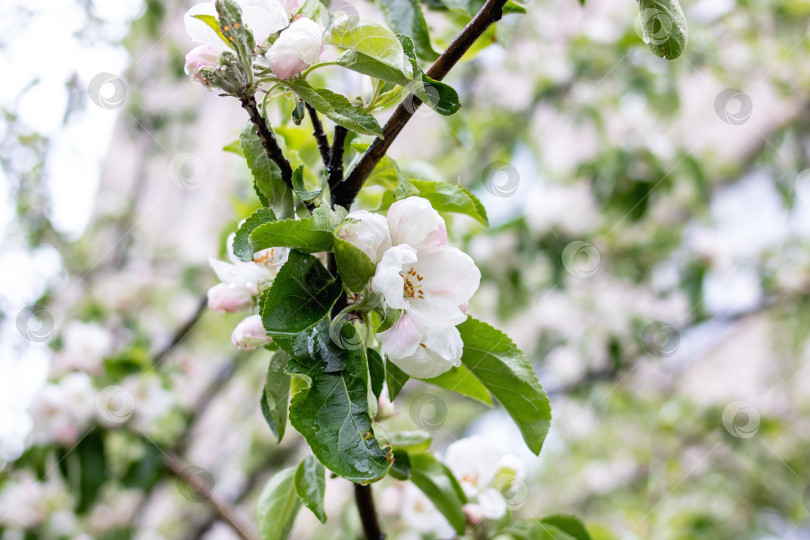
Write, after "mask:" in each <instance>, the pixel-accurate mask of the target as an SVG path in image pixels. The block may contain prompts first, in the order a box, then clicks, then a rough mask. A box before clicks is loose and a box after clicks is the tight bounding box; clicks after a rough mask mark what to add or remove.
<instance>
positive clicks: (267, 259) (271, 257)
mask: <svg viewBox="0 0 810 540" xmlns="http://www.w3.org/2000/svg"><path fill="white" fill-rule="evenodd" d="M275 258H276V248H270V249H265V250H264V251H263V252H262V253H261V254H256V255H254V256H253V262H255V263H256V264H259V265H261V266H264V267H265V268H269V267H272V266H273V265H274V264H275Z"/></svg>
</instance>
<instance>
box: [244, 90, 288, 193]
mask: <svg viewBox="0 0 810 540" xmlns="http://www.w3.org/2000/svg"><path fill="white" fill-rule="evenodd" d="M239 101H241V102H242V108H243V109H245V110H246V111H247V113H248V115H249V116H250V121H251V122H253V125H254V126H256V131H257V132H258V134H259V140H260V141H261V142H262V146H263V147H264V150H265V152H267V157H269V158H270V159H271V160H273V162H275V164H276V165H278V168H279V169H281V179H282V180H284V183H285V184H287V187H289V188H290V189H291V190H293V191H295V190H294V189H293V185H292V173H293V170H292V166H290V162H289V160H288V159H287V158H286V157H284V152H282V151H281V147H280V146H279V145H278V141H276V137H275V135H273V132H272V131H270V128H268V127H267V122H266V121H265V120H264V117H263V116H262V115H261V114H260V113H259V107H258V106H257V105H256V98H255V97H254V96H250V97H247V98H240V99H239Z"/></svg>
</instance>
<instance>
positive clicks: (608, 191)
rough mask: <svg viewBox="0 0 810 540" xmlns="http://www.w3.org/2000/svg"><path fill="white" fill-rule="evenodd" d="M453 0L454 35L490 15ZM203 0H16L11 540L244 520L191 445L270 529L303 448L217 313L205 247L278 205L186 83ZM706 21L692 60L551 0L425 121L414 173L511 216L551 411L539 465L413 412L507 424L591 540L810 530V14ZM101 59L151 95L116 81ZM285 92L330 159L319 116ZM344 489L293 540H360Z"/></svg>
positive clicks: (530, 487) (501, 270) (440, 397)
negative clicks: (222, 512)
mask: <svg viewBox="0 0 810 540" xmlns="http://www.w3.org/2000/svg"><path fill="white" fill-rule="evenodd" d="M437 6H440V4H438V3H436V2H426V3H425V8H426V11H427V18H428V21H429V23H430V25H431V30H432V37H433V39H434V41H435V43H436V45H437V48H441V47H442V46H444V45H446V44H447V43H448V41H449V39H450V38H451V37H452V36H453V35H455V33H456V32H457V31H458V29H459V28H460V27H461V26H462V25H463V24H464V23H465V22H466V21H465V18H464V17H463V16H460V15H454V16H451V17H448V16H447V14H446V13H441V12H439V10H438V7H437ZM188 7H190V5H189V4H188V3H186V2H178V1H175V0H167V1H159V0H145V1H144V0H126V1H120V0H116V1H113V0H106V1H105V0H87V1H81V2H78V1H73V0H58V1H48V2H46V1H45V0H29V1H27V2H17V1H11V2H6V3H4V5H3V7H2V8H0V13H2V15H3V16H4V19H5V20H7V21H9V20H10V21H12V23H13V24H9V25H7V26H6V30H5V31H4V32H3V35H2V36H0V48H1V49H2V54H1V55H0V68H1V69H2V72H3V73H5V74H6V76H5V77H4V79H5V81H4V84H3V85H2V86H3V88H2V89H0V110H2V117H0V149H1V150H0V163H2V172H1V173H0V187H1V188H2V197H1V198H2V201H3V202H2V208H0V211H1V212H2V214H0V235H2V238H3V243H2V247H0V273H1V275H2V277H3V279H2V280H0V281H2V283H0V310H1V313H2V319H0V325H1V326H0V335H2V341H1V343H2V344H0V354H2V360H0V370H1V371H0V373H2V376H0V404H2V408H0V435H1V436H2V438H1V439H0V441H1V442H2V444H0V531H2V537H3V539H4V540H6V539H13V538H26V539H27V538H104V539H109V540H112V539H118V538H150V539H152V538H167V539H168V538H198V537H204V538H233V537H234V536H233V533H232V532H231V530H230V529H229V528H228V527H226V526H225V525H224V524H222V523H221V522H220V521H218V519H217V516H216V515H215V514H214V512H213V511H212V509H211V508H210V506H209V505H208V504H207V503H206V502H204V501H201V500H200V498H199V497H198V496H197V495H196V494H195V493H194V492H193V490H192V489H190V487H189V486H188V485H187V484H184V482H183V481H180V480H176V479H175V476H176V474H172V470H171V467H167V463H168V462H169V461H170V460H172V459H174V457H175V456H180V457H179V458H178V459H182V460H183V462H184V463H185V462H187V463H192V464H194V466H196V467H199V468H200V469H194V471H195V473H199V474H198V477H199V478H201V479H202V481H203V483H204V484H205V485H207V486H209V488H210V491H211V492H212V493H213V494H215V496H216V497H219V498H220V499H221V500H223V501H227V502H229V503H231V504H233V505H235V506H236V507H237V508H238V510H239V512H241V513H242V514H243V515H244V516H246V517H247V520H248V522H249V521H251V520H252V519H253V517H252V516H253V514H254V508H255V500H256V497H257V489H260V487H261V485H262V484H263V482H264V481H265V479H266V478H267V477H269V476H270V475H271V474H272V473H273V472H275V471H277V470H279V469H281V468H283V467H285V466H287V465H289V464H291V463H294V462H296V461H297V460H298V459H300V457H301V456H302V452H303V451H304V449H303V448H302V446H301V445H300V440H298V439H297V438H296V437H295V436H294V435H293V436H288V437H287V438H286V439H285V441H284V442H283V443H282V444H281V445H280V446H277V445H275V444H274V442H273V440H272V435H271V433H270V432H269V430H268V429H267V426H266V425H265V424H264V421H263V419H262V417H261V414H260V412H259V407H258V403H259V401H258V400H259V395H260V391H261V383H262V381H263V377H264V366H265V365H266V361H267V358H266V357H267V354H268V353H266V352H261V351H260V352H256V353H238V352H237V351H236V350H235V349H234V348H233V347H232V345H231V344H230V343H229V338H228V335H229V332H230V330H231V329H232V328H233V326H234V325H235V324H236V322H238V320H237V318H234V316H226V315H221V314H217V313H210V312H208V311H206V310H205V309H204V307H203V303H202V300H203V296H204V292H205V290H206V289H207V287H209V286H210V285H212V284H213V283H214V276H213V273H212V272H211V271H210V270H209V268H208V266H207V259H208V257H209V256H214V257H217V256H218V257H221V256H222V255H223V252H224V245H225V237H226V236H227V234H228V233H229V232H230V231H232V230H234V228H235V225H236V223H238V222H239V221H240V220H241V219H243V218H244V217H246V216H247V215H249V213H250V212H251V211H252V210H253V209H254V206H255V204H256V202H255V201H254V198H253V197H252V189H251V184H250V181H249V173H248V171H247V169H246V168H245V167H244V165H242V164H241V162H240V160H238V159H236V158H235V157H234V156H232V155H230V154H228V153H227V152H223V151H221V149H222V148H223V147H224V146H226V145H227V144H229V143H230V142H231V141H233V140H234V139H235V138H236V135H237V134H238V130H239V128H240V127H241V125H242V124H243V123H244V121H245V117H244V115H243V111H241V110H240V109H239V107H238V105H237V104H236V103H235V101H234V100H223V99H221V98H218V97H217V96H215V95H213V94H209V93H206V92H205V91H204V90H203V89H202V88H200V87H199V86H196V85H193V84H191V83H190V82H189V81H188V80H187V78H186V76H185V74H184V73H183V69H182V68H183V58H184V54H185V52H186V51H187V49H188V48H189V47H190V44H189V42H188V41H187V38H186V37H185V34H184V32H183V28H182V22H181V20H182V13H183V12H184V11H185V10H186V9H188ZM684 8H685V11H686V15H687V19H688V21H689V24H690V39H689V47H688V49H687V51H686V53H685V54H684V55H683V56H682V57H681V58H680V59H678V60H676V61H673V62H666V61H664V60H661V59H659V58H656V57H655V56H653V55H651V54H650V53H649V51H648V50H647V48H646V46H645V45H644V44H643V42H642V41H641V39H640V37H639V23H638V17H637V8H636V5H635V3H634V2H623V3H618V2H607V3H606V2H595V1H594V2H592V1H590V0H588V1H587V2H586V4H585V6H580V5H579V2H577V1H576V0H568V1H556V2H548V1H543V0H534V1H533V2H531V3H530V4H528V5H527V9H528V14H525V15H516V14H515V15H508V16H507V17H505V18H504V20H503V21H502V22H501V23H499V25H498V26H497V29H496V30H494V31H492V32H490V33H489V34H488V35H487V38H486V39H485V40H484V41H483V43H482V45H481V47H477V48H476V49H475V50H474V51H473V53H471V54H470V55H469V58H467V61H466V62H464V63H463V64H462V65H460V66H459V67H458V68H457V69H456V70H455V71H454V72H453V73H452V74H451V77H450V78H449V79H448V82H450V83H451V84H452V85H453V86H454V87H455V88H456V89H458V91H459V94H460V97H461V102H462V109H461V111H460V112H459V113H458V114H456V115H454V116H452V117H449V118H444V117H440V116H438V115H436V114H433V113H431V112H430V111H426V110H424V109H425V108H422V109H420V112H419V114H417V116H416V117H415V118H414V119H413V121H412V122H411V123H410V124H409V126H408V127H407V129H406V131H405V132H404V133H403V136H402V137H401V138H400V139H399V140H398V141H397V143H396V145H395V146H394V148H393V149H392V152H391V154H392V156H393V157H395V158H396V159H397V161H398V163H399V164H400V166H401V167H402V168H403V170H404V171H406V172H407V173H408V174H409V175H410V176H411V177H412V178H427V179H433V180H445V181H457V182H459V183H461V184H462V185H464V186H465V187H468V188H469V189H471V190H472V191H474V192H475V193H476V194H477V195H478V196H479V197H480V198H481V200H482V201H483V203H484V205H485V206H486V208H487V211H488V214H489V218H490V227H489V228H488V229H486V230H484V229H483V227H482V226H480V225H478V224H476V223H475V222H473V221H472V220H468V219H466V218H460V217H450V216H448V217H447V219H448V223H449V224H450V225H451V226H449V227H448V229H452V233H451V234H453V235H454V236H455V238H454V241H455V242H456V243H457V244H458V245H459V246H461V247H464V248H465V249H466V250H467V251H468V252H469V253H471V255H472V256H473V258H474V259H475V260H476V262H477V264H478V265H479V267H480V268H481V270H482V273H483V275H484V280H483V282H482V286H481V289H480V290H479V292H478V294H477V296H476V297H475V298H474V299H473V303H472V304H471V306H470V313H471V314H473V315H474V316H476V317H477V318H480V319H483V320H486V321H488V322H491V323H492V324H493V325H495V326H497V327H499V328H501V329H503V330H504V331H506V332H507V333H508V334H509V335H511V336H513V338H514V339H515V341H516V342H517V344H518V345H519V346H520V347H521V348H522V349H523V350H524V351H525V352H526V353H527V355H528V356H529V357H530V359H531V360H532V362H533V363H534V365H535V367H536V369H537V370H538V373H539V374H540V380H541V381H542V382H543V384H544V386H545V387H546V389H547V391H548V392H549V394H550V395H551V397H552V409H553V413H554V418H555V419H554V422H553V424H552V431H551V433H550V435H549V439H548V440H547V443H546V446H545V448H544V449H543V452H542V453H541V455H540V458H535V457H534V456H532V455H531V453H529V452H528V450H526V449H525V448H524V447H523V443H522V441H521V439H520V436H519V434H518V433H517V430H516V428H513V427H511V423H510V422H508V421H504V415H503V413H502V412H501V411H499V410H498V409H497V407H496V408H494V409H489V408H486V407H484V406H483V405H481V404H478V403H476V402H473V401H471V400H468V399H465V398H462V397H458V396H455V395H450V394H449V393H445V392H444V391H442V390H440V389H438V388H435V387H428V386H424V385H422V386H420V385H419V384H416V383H415V382H411V383H409V385H408V386H407V387H406V389H405V391H404V392H403V396H404V399H402V398H401V399H400V400H398V401H397V404H396V407H395V411H396V414H395V415H394V416H393V417H392V418H391V419H389V420H386V421H385V426H386V428H388V429H392V430H394V429H424V430H428V431H431V432H432V433H433V434H434V442H433V448H434V449H435V450H437V451H438V452H440V453H441V452H442V450H443V448H445V447H446V445H447V444H449V443H450V442H452V441H453V440H454V439H456V438H459V437H462V436H464V435H465V434H471V433H479V434H485V435H486V436H487V437H488V438H490V439H492V440H493V441H496V443H497V444H498V445H499V447H501V449H502V450H503V451H505V452H510V453H513V454H517V455H519V456H520V457H521V458H522V459H524V460H525V461H526V463H527V466H528V468H529V471H530V473H529V476H528V478H527V480H526V484H525V486H524V487H525V488H526V489H525V492H526V497H525V501H521V502H520V504H515V505H514V506H513V508H512V510H513V513H514V514H516V515H519V516H539V515H547V514H551V513H555V512H563V513H572V514H576V515H579V516H581V517H582V518H583V519H584V521H586V522H587V523H588V524H589V528H590V530H591V532H592V533H593V535H594V537H595V538H606V539H608V538H651V539H670V538H672V539H674V538H679V539H680V538H695V539H704V538H705V539H717V538H735V539H765V538H768V539H771V538H773V539H776V538H780V539H799V538H810V525H808V511H810V492H808V491H807V488H808V484H810V461H808V456H809V455H810V438H808V434H810V429H808V427H809V426H808V418H810V416H809V415H808V413H810V399H809V398H808V395H807V391H806V389H807V383H808V380H810V372H808V365H807V363H806V362H805V359H806V358H807V356H808V353H810V350H808V340H807V331H806V329H807V328H808V322H810V320H809V319H810V309H808V302H807V299H808V296H807V295H808V287H809V286H810V274H808V270H810V245H808V238H810V171H808V167H810V163H808V152H810V117H808V107H810V103H808V101H807V95H808V91H810V70H808V68H807V62H806V58H807V57H808V53H810V41H808V40H807V35H808V29H809V28H810V3H809V2H807V1H804V0H780V1H777V2H763V1H744V0H737V1H735V0H689V1H687V2H685V5H684ZM330 9H332V10H336V9H354V10H357V11H359V12H361V13H363V14H364V15H369V16H376V12H375V10H374V6H373V5H372V4H370V3H367V2H359V1H357V2H352V3H351V4H348V3H343V4H340V3H339V2H338V0H335V1H333V3H332V5H331V6H330ZM321 73H322V74H323V77H324V79H323V81H322V82H323V84H328V85H330V86H333V87H336V88H338V89H341V90H342V91H343V93H347V94H349V95H356V94H359V93H362V92H363V91H364V90H365V87H364V86H363V84H364V83H363V82H362V81H361V79H360V78H354V77H352V76H348V75H345V74H342V73H337V72H335V73H332V72H329V71H328V70H321ZM100 75H101V76H103V77H102V79H103V78H104V77H107V79H108V80H110V81H116V80H122V81H123V87H115V86H114V85H113V90H112V94H103V95H102V94H101V93H100V91H99V92H96V93H95V94H94V92H93V88H94V87H93V81H94V80H98V79H96V77H98V76H100ZM118 77H120V78H121V79H118ZM121 88H123V89H124V90H123V95H122V94H121ZM88 90H89V91H88ZM285 107H286V108H285ZM271 109H272V116H273V119H274V124H275V125H276V127H277V129H278V132H279V133H280V134H281V135H282V136H283V138H284V140H285V141H286V143H287V145H288V147H290V148H293V149H296V150H298V151H299V152H300V154H301V156H302V157H303V158H304V159H305V160H307V161H312V162H316V161H317V160H318V155H317V149H316V147H315V146H314V141H313V140H312V139H311V138H310V137H309V135H308V133H309V131H310V130H311V128H310V126H309V125H308V121H305V122H304V124H303V125H301V126H295V125H293V124H292V123H290V122H289V120H288V118H289V106H288V105H281V106H279V107H272V108H271ZM386 114H387V113H383V114H382V115H381V119H384V116H385V115H386ZM349 158H350V156H349ZM358 204H359V206H363V205H366V206H368V207H373V206H374V205H375V204H376V199H375V196H374V194H373V193H371V192H370V193H369V195H367V196H366V197H365V198H361V200H360V201H359V203H358ZM575 242H579V243H577V244H572V243H575ZM571 246H573V248H572V247H571ZM77 369H79V370H81V371H82V372H86V373H87V374H88V375H89V378H88V379H87V380H84V379H82V380H80V379H81V377H73V378H72V379H71V378H70V376H69V375H68V374H69V373H70V372H74V373H75V371H76V370H77ZM46 380H48V381H50V382H47V383H46ZM43 385H45V386H44V387H43ZM116 388H120V389H122V390H123V393H121V394H115V392H116V390H115V389H116ZM110 389H112V390H110ZM57 390H58V391H57ZM51 394H53V395H51ZM54 395H58V396H59V397H58V398H57V397H53V396H54ZM49 396H50V397H49ZM66 396H67V397H66ZM130 398H131V399H132V400H133V403H132V404H131V405H132V406H131V407H130V406H129V405H128V404H127V403H123V405H122V404H121V403H119V402H116V401H115V399H119V400H120V399H130ZM49 400H50V401H49ZM60 400H61V401H60ZM66 400H67V401H66ZM66 411H67V412H66ZM121 411H123V413H124V414H125V413H129V415H130V416H131V417H130V416H127V417H126V418H124V419H123V420H126V422H124V423H122V419H121V417H119V416H116V415H117V414H120V413H121ZM439 428H441V429H439ZM54 441H56V442H54ZM349 487H350V486H349V485H348V483H346V482H344V481H341V480H333V481H332V480H330V481H329V486H328V489H327V512H328V514H329V516H330V521H329V524H328V526H326V527H323V528H321V527H317V526H316V525H317V522H316V521H315V519H314V517H313V516H311V515H308V514H305V513H302V514H301V516H300V518H299V521H298V523H297V525H296V528H295V530H294V532H293V537H295V538H347V537H351V536H356V535H357V534H358V531H359V523H358V520H357V517H356V512H355V509H354V507H353V504H351V496H350V494H351V491H350V489H349ZM375 494H376V496H377V499H378V506H379V509H380V510H381V512H382V514H383V517H382V519H383V523H384V529H385V530H386V531H389V532H390V533H391V535H392V537H393V538H398V537H399V538H413V537H414V535H415V533H414V532H413V531H412V530H411V529H412V524H409V523H407V522H406V521H405V520H402V519H400V507H401V502H400V501H401V493H400V492H399V486H398V484H397V482H396V481H393V480H389V479H387V480H386V481H385V482H383V484H382V485H375Z"/></svg>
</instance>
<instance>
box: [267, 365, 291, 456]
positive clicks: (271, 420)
mask: <svg viewBox="0 0 810 540" xmlns="http://www.w3.org/2000/svg"><path fill="white" fill-rule="evenodd" d="M289 360H290V357H289V356H288V355H287V353H285V352H284V351H279V352H277V353H276V354H274V355H273V357H272V358H271V359H270V365H269V366H268V368H267V376H266V377H265V381H264V389H263V390H262V399H261V406H262V414H263V415H264V419H265V420H266V421H267V425H268V426H270V431H272V432H273V435H275V436H276V441H277V442H281V439H282V438H283V437H284V430H285V429H286V428H287V403H288V402H289V400H290V376H289V375H288V374H287V373H286V372H285V368H286V367H287V362H288V361H289Z"/></svg>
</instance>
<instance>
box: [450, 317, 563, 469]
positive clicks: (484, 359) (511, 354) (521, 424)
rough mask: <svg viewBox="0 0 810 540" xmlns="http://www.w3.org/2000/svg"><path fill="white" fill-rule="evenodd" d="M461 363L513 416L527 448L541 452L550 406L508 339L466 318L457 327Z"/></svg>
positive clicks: (532, 373)
mask: <svg viewBox="0 0 810 540" xmlns="http://www.w3.org/2000/svg"><path fill="white" fill-rule="evenodd" d="M458 330H459V332H460V333H461V339H462V340H463V341H464V352H463V354H462V357H461V362H462V364H464V366H465V367H466V368H467V369H469V370H470V371H471V372H472V373H473V375H475V376H476V377H477V378H478V380H480V381H481V382H482V383H484V386H486V387H487V389H488V390H489V391H490V392H492V395H493V396H495V397H496V398H497V399H498V401H500V402H501V405H503V408H504V409H506V412H508V413H509V415H510V416H511V417H512V419H513V420H514V421H515V423H516V424H517V426H518V428H520V432H521V433H522V434H523V440H524V441H526V444H527V445H528V447H529V449H530V450H531V451H532V452H534V453H535V454H539V453H540V449H541V448H542V447H543V441H544V440H545V438H546V434H547V433H548V428H549V426H550V424H551V406H550V404H549V401H548V397H547V396H546V393H545V391H544V390H543V387H542V386H541V385H540V382H539V381H538V380H537V375H535V373H534V370H533V369H532V366H531V364H530V363H529V360H528V359H527V358H526V356H525V355H524V354H523V353H522V352H520V350H519V349H518V348H517V346H515V344H514V343H513V342H512V340H511V339H509V336H507V335H506V334H504V333H503V332H501V331H500V330H496V329H495V328H493V327H491V326H489V325H488V324H486V323H483V322H481V321H478V320H475V319H473V318H468V319H467V320H466V321H464V322H463V323H461V324H460V325H458Z"/></svg>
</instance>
